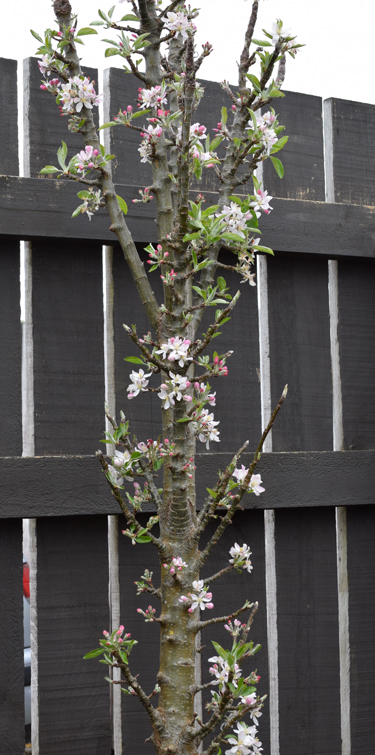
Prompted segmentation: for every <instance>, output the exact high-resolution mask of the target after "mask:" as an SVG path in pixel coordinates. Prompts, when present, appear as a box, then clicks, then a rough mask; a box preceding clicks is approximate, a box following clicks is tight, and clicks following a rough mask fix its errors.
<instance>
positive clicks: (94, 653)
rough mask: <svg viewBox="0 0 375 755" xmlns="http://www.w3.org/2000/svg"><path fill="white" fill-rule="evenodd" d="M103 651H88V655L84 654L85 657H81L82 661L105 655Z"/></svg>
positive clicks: (101, 649) (102, 649)
mask: <svg viewBox="0 0 375 755" xmlns="http://www.w3.org/2000/svg"><path fill="white" fill-rule="evenodd" d="M105 651H106V649H105V648H96V650H90V652H89V653H86V655H84V656H83V660H84V661H86V660H88V659H89V658H96V657H97V656H98V655H102V654H103V653H105Z"/></svg>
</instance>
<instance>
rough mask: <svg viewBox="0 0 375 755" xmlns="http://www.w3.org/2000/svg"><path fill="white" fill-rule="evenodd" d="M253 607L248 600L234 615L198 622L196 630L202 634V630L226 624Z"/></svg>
mask: <svg viewBox="0 0 375 755" xmlns="http://www.w3.org/2000/svg"><path fill="white" fill-rule="evenodd" d="M252 606H253V604H252V603H249V601H248V600H247V601H246V603H244V604H243V606H242V607H241V608H238V609H237V611H234V612H233V613H230V614H228V616H218V617H217V618H216V619H207V621H197V622H196V624H195V629H196V631H197V632H200V631H201V629H205V628H206V627H210V626H211V625H212V624H224V623H225V622H228V621H231V620H232V619H235V618H236V617H237V616H239V615H240V614H241V613H243V612H244V611H247V610H248V609H249V608H252Z"/></svg>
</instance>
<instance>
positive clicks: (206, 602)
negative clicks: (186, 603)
mask: <svg viewBox="0 0 375 755" xmlns="http://www.w3.org/2000/svg"><path fill="white" fill-rule="evenodd" d="M201 581H202V580H200V582H201ZM195 584H197V583H195ZM193 587H194V582H193ZM195 589H197V588H195ZM197 592H198V591H197ZM191 598H192V601H193V602H192V604H191V606H190V608H189V613H192V612H193V611H195V609H196V608H200V610H201V611H204V610H205V609H206V608H213V607H214V604H213V603H212V602H211V599H212V592H207V587H206V588H204V589H203V590H200V591H199V592H198V594H197V595H196V594H195V593H192V594H191Z"/></svg>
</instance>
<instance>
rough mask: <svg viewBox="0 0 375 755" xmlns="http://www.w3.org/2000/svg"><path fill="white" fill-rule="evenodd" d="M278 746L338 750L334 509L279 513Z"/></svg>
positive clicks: (293, 754) (308, 752) (328, 753)
mask: <svg viewBox="0 0 375 755" xmlns="http://www.w3.org/2000/svg"><path fill="white" fill-rule="evenodd" d="M276 570H277V612H278V618H277V623H278V636H279V699H280V751H281V752H283V753H288V754H289V755H301V753H304V755H315V754H316V753H319V755H340V753H341V736H340V676H339V636H338V616H337V612H338V608H337V579H336V547H335V514H334V511H333V509H331V510H326V509H319V510H316V509H315V510H312V509H304V510H303V511H298V512H297V511H295V512H292V511H285V510H284V511H277V512H276Z"/></svg>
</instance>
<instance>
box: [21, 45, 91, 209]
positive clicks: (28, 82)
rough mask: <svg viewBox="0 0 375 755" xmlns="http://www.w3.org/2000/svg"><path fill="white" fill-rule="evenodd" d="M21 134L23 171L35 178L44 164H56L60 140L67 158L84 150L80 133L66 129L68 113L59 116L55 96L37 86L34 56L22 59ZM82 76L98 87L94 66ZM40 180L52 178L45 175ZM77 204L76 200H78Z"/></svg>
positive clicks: (37, 73) (38, 76)
mask: <svg viewBox="0 0 375 755" xmlns="http://www.w3.org/2000/svg"><path fill="white" fill-rule="evenodd" d="M23 65H24V81H25V84H24V97H25V110H24V113H25V115H24V133H25V147H24V150H25V151H24V155H25V173H26V175H28V176H33V177H36V176H38V174H39V172H40V171H41V169H42V168H44V166H45V165H55V166H56V167H59V165H58V163H57V157H56V153H57V150H58V148H59V147H61V142H62V141H64V142H65V144H66V145H67V147H68V160H70V158H71V157H73V155H74V154H77V152H80V150H81V149H84V146H85V145H84V142H83V138H82V134H76V133H74V132H73V131H69V130H68V120H69V118H68V116H63V117H62V116H61V114H60V110H59V108H58V105H57V104H56V98H55V97H54V96H53V95H52V94H50V92H46V91H45V90H43V89H41V88H40V84H41V81H42V79H44V78H45V76H42V75H41V73H40V71H39V66H38V61H37V59H36V58H27V59H26V60H24V63H23ZM84 75H85V76H89V77H90V79H91V80H92V81H95V91H96V92H97V91H98V88H97V83H96V82H97V78H98V72H97V70H96V68H85V69H84ZM93 114H94V120H95V122H96V123H98V109H97V108H96V107H95V106H94V108H93ZM43 180H51V179H48V178H44V179H43ZM77 204H78V202H77Z"/></svg>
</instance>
